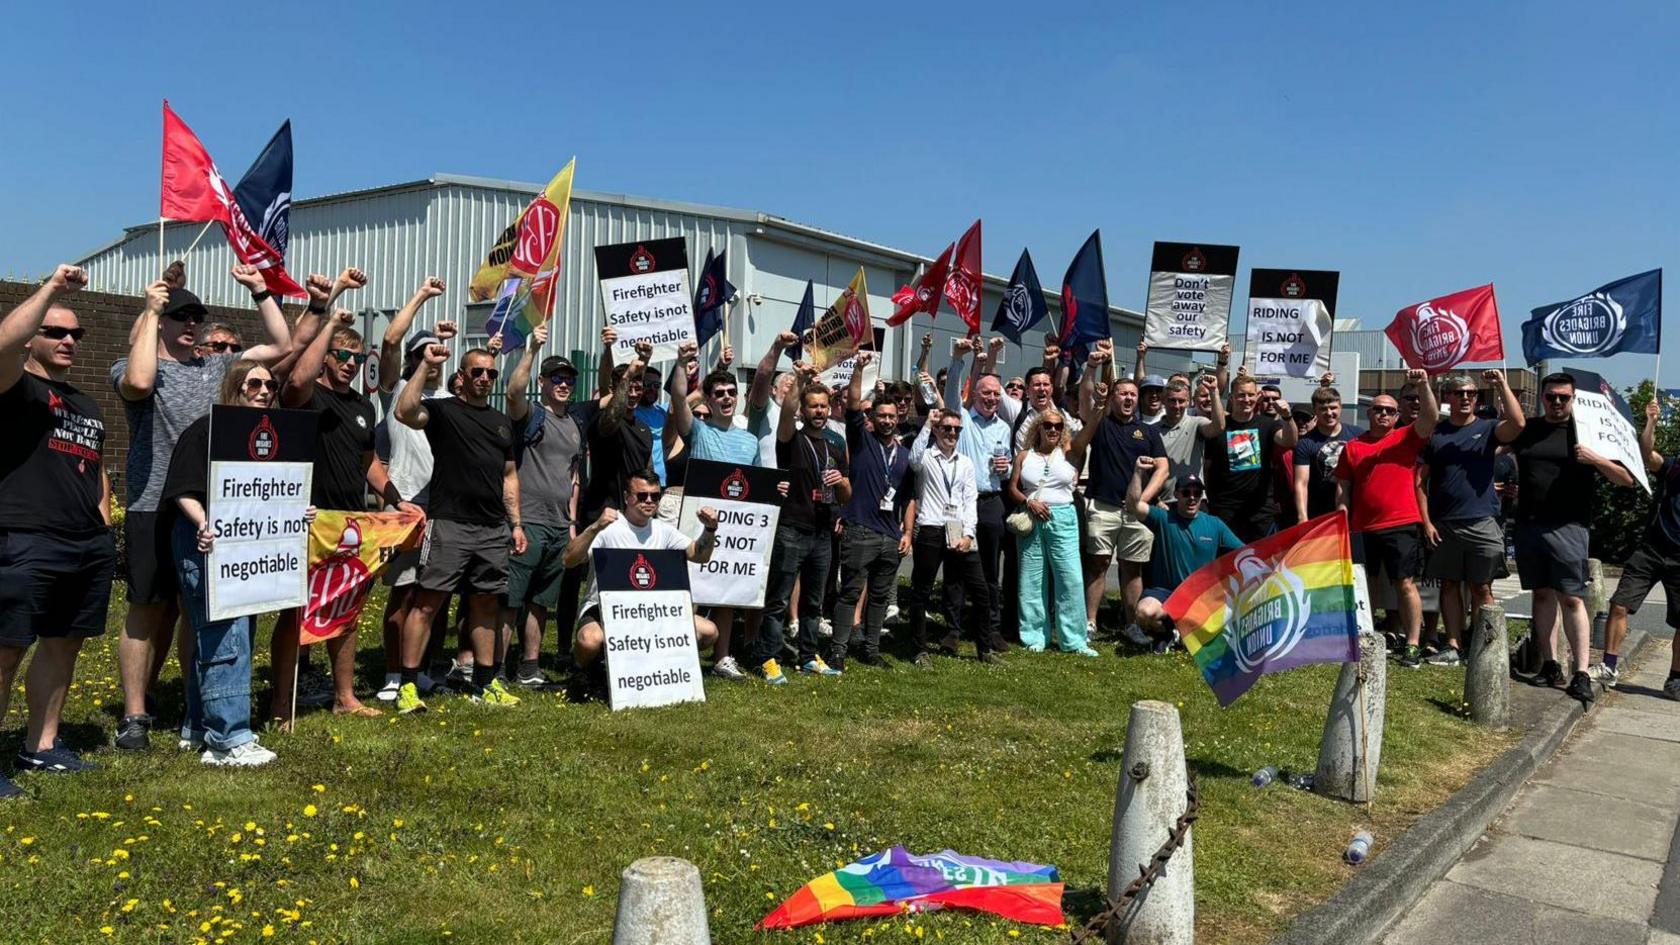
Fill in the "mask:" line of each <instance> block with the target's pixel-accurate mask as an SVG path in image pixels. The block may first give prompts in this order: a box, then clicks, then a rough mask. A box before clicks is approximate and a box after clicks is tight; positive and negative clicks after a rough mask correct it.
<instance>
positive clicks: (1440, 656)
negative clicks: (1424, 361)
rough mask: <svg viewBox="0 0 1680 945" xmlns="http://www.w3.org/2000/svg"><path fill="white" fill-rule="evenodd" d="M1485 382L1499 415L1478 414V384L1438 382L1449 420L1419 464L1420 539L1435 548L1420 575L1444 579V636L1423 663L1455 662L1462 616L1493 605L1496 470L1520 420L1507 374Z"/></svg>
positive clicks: (1499, 542) (1459, 377) (1500, 547)
mask: <svg viewBox="0 0 1680 945" xmlns="http://www.w3.org/2000/svg"><path fill="white" fill-rule="evenodd" d="M1482 382H1483V383H1485V384H1487V385H1488V386H1489V387H1490V388H1492V389H1493V391H1494V393H1495V394H1497V395H1498V398H1499V405H1500V409H1501V412H1502V414H1503V416H1502V417H1501V418H1500V419H1498V420H1491V419H1482V418H1480V417H1478V416H1477V415H1476V408H1477V406H1478V404H1479V402H1480V400H1481V391H1480V390H1479V389H1478V388H1477V386H1476V381H1475V379H1474V378H1473V377H1471V376H1470V375H1468V374H1449V375H1447V377H1446V379H1445V380H1444V381H1443V382H1442V384H1441V392H1442V397H1443V398H1445V400H1446V402H1447V418H1446V419H1445V420H1442V421H1441V422H1440V423H1438V424H1436V425H1435V434H1434V435H1433V436H1431V437H1430V438H1429V445H1428V446H1427V447H1425V448H1424V451H1423V464H1422V465H1421V466H1419V467H1418V475H1419V476H1420V477H1422V479H1423V485H1424V489H1425V494H1426V496H1427V497H1428V500H1427V501H1426V502H1425V503H1424V506H1423V508H1422V510H1421V511H1422V512H1423V513H1424V514H1423V534H1424V538H1425V539H1426V540H1427V541H1428V542H1429V547H1430V548H1431V549H1433V550H1432V551H1431V552H1430V555H1429V563H1428V564H1427V565H1425V567H1424V575H1425V576H1426V577H1431V578H1436V579H1438V580H1439V581H1440V582H1441V623H1442V625H1443V626H1444V628H1445V630H1446V638H1447V639H1446V646H1444V647H1442V648H1441V652H1439V653H1436V654H1435V655H1434V656H1431V657H1429V659H1428V662H1429V663H1430V664H1431V665H1434V666H1456V665H1458V663H1459V651H1460V645H1461V642H1460V641H1462V640H1463V639H1464V626H1465V617H1466V614H1467V613H1474V612H1475V609H1476V608H1477V607H1480V606H1482V605H1484V604H1491V603H1493V579H1494V577H1495V575H1497V574H1498V572H1499V569H1500V567H1501V566H1502V565H1504V564H1505V535H1504V530H1503V529H1502V528H1501V527H1500V524H1499V513H1500V509H1499V493H1498V492H1497V491H1496V490H1495V489H1494V465H1495V463H1496V462H1497V461H1498V453H1499V448H1500V447H1501V446H1504V445H1505V444H1507V443H1510V442H1511V441H1513V440H1515V439H1516V438H1517V436H1518V435H1519V434H1521V433H1522V430H1523V425H1524V423H1525V420H1524V418H1523V412H1522V403H1521V402H1519V401H1518V400H1517V395H1516V394H1515V393H1512V391H1511V386H1510V385H1509V384H1508V383H1506V381H1505V372H1503V371H1483V372H1482Z"/></svg>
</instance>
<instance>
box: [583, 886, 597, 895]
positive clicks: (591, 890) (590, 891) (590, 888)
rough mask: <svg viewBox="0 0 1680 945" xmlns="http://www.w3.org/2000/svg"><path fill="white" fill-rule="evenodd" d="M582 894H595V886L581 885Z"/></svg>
mask: <svg viewBox="0 0 1680 945" xmlns="http://www.w3.org/2000/svg"><path fill="white" fill-rule="evenodd" d="M583 894H584V895H585V896H593V895H595V887H594V886H585V887H583Z"/></svg>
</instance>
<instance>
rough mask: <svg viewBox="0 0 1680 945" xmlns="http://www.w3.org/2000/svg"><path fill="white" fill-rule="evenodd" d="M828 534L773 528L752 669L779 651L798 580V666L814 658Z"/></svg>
mask: <svg viewBox="0 0 1680 945" xmlns="http://www.w3.org/2000/svg"><path fill="white" fill-rule="evenodd" d="M829 537H830V536H829V534H828V532H826V531H824V532H820V533H813V532H802V531H800V530H799V529H797V528H793V527H791V526H788V525H781V526H778V527H777V528H776V545H775V548H774V550H772V551H771V553H770V581H769V583H768V584H766V585H765V593H764V622H763V623H761V624H760V625H759V628H758V641H757V642H756V643H755V644H754V645H753V651H752V657H751V659H752V663H751V665H753V666H762V665H764V663H765V662H766V661H767V660H773V659H776V658H777V657H778V656H779V655H780V654H781V652H782V641H783V639H784V634H785V632H786V627H787V608H788V600H789V599H790V598H792V597H793V582H794V580H795V579H796V578H797V579H798V580H799V589H800V591H799V664H800V665H802V666H803V665H804V664H805V663H807V662H809V661H810V660H814V659H816V658H817V624H818V623H819V622H820V621H821V619H822V599H823V587H824V586H825V585H826V584H827V582H828V566H829V556H830V544H829Z"/></svg>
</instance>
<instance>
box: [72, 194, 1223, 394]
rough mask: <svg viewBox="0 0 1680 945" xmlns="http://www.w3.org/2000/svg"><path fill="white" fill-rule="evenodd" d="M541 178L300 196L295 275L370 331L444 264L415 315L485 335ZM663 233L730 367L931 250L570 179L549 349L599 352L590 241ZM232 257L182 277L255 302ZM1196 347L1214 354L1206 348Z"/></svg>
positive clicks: (111, 249)
mask: <svg viewBox="0 0 1680 945" xmlns="http://www.w3.org/2000/svg"><path fill="white" fill-rule="evenodd" d="M541 189H542V187H541V185H538V184H533V183H518V182H513V181H501V180H489V179H485V178H478V177H460V176H455V175H449V174H438V175H435V176H433V177H431V178H429V179H427V180H420V181H414V182H411V183H406V184H393V185H390V186H386V187H375V188H371V189H367V190H358V191H351V192H348V193H342V194H333V195H330V196H325V197H314V198H310V199H307V200H299V201H297V202H296V203H294V204H293V206H292V215H291V234H292V236H291V243H290V247H289V249H288V252H287V269H288V271H290V272H291V273H292V274H293V275H294V276H295V277H296V278H298V280H299V281H302V278H303V276H304V275H306V274H308V273H310V272H321V273H327V274H334V273H336V272H338V270H340V269H341V268H343V267H344V266H347V265H354V266H358V267H360V268H362V269H364V270H365V271H366V272H367V273H368V276H369V279H370V283H369V285H368V287H367V288H366V289H364V290H362V291H361V292H359V293H356V294H355V295H354V296H351V297H347V298H346V300H345V301H346V303H347V304H350V305H353V306H356V307H357V308H359V309H360V310H362V312H363V314H364V321H363V326H362V327H363V331H364V334H366V335H368V336H369V337H370V338H373V337H377V335H378V334H379V333H380V332H382V331H383V326H384V319H387V318H389V317H390V316H391V315H392V314H394V313H395V312H396V311H397V309H399V308H400V307H401V306H402V305H403V304H404V303H405V302H406V301H407V300H408V298H409V296H410V295H411V294H412V293H413V292H414V290H415V288H416V287H417V286H418V285H419V284H420V281H421V280H422V279H423V278H425V277H426V276H429V275H436V276H439V277H441V278H443V279H444V280H445V281H446V282H447V284H448V286H449V289H448V292H447V293H446V294H445V295H444V297H443V298H442V299H441V300H438V301H436V302H432V303H430V304H429V305H428V306H427V307H426V309H425V310H424V311H423V313H422V315H421V318H420V320H419V324H420V325H421V326H423V327H424V326H429V325H431V324H433V323H435V322H437V321H439V320H443V319H454V320H459V321H463V322H464V323H465V326H464V327H465V329H466V335H465V337H464V338H462V339H461V340H460V341H458V342H457V344H473V343H480V342H482V340H483V330H482V329H483V325H484V320H485V318H486V317H487V316H488V314H489V309H490V306H489V305H488V304H484V305H473V306H467V305H466V288H467V282H468V280H469V279H470V278H471V276H472V274H473V272H474V271H475V270H476V269H477V267H478V265H479V263H480V262H481V261H482V260H483V257H484V254H485V252H486V251H487V250H488V249H489V247H490V244H491V242H492V241H493V240H494V239H495V238H496V236H497V235H498V234H499V233H501V231H502V230H503V229H504V228H505V227H506V226H507V225H508V223H509V222H511V221H512V220H513V219H514V218H515V217H516V216H517V215H518V213H519V211H520V210H521V208H523V207H524V205H525V204H526V203H527V202H529V201H530V199H531V197H532V196H533V195H535V194H537V193H538V192H540V191H541ZM968 222H969V221H967V220H953V221H951V227H950V229H951V235H952V236H953V237H955V236H956V235H957V234H958V233H959V232H961V230H962V229H963V228H964V227H965V226H966V225H967V224H968ZM201 229H202V224H197V223H190V224H189V223H170V224H167V225H166V226H165V227H164V249H163V259H162V260H160V259H159V256H158V226H157V224H156V223H155V222H154V223H151V224H143V225H139V226H134V227H130V228H129V229H127V230H126V231H124V233H123V234H122V235H121V236H120V237H118V238H117V239H115V240H113V241H111V242H110V243H108V244H106V245H104V246H102V247H100V248H99V249H97V250H95V251H93V252H91V253H89V254H88V255H87V256H86V257H84V258H83V259H82V260H80V263H81V265H83V266H85V267H87V270H88V275H89V279H90V282H91V287H92V288H94V289H96V290H99V291H106V292H120V293H125V294H138V293H140V292H141V291H142V290H143V288H144V286H145V285H146V284H147V283H149V282H150V281H152V280H153V279H155V278H157V274H158V273H159V272H161V271H162V269H163V263H164V262H166V261H168V260H173V259H177V258H181V256H182V254H184V253H186V251H187V249H188V247H189V246H190V245H191V244H192V243H193V241H194V239H195V237H197V236H198V235H199V233H200V231H201ZM672 236H681V237H686V238H687V241H688V256H689V269H690V273H691V275H693V274H697V273H698V271H699V269H700V266H701V265H702V264H703V262H704V261H705V256H706V250H707V249H708V248H715V249H717V250H725V249H726V250H727V251H728V266H729V280H730V282H732V283H734V285H735V286H736V288H737V290H738V292H739V295H738V301H737V303H736V304H735V305H734V306H732V308H731V309H730V312H729V335H730V340H731V341H732V342H733V344H734V345H735V349H736V352H737V366H738V367H740V368H750V367H751V366H752V365H753V364H755V363H756V362H757V360H758V357H759V356H760V355H761V354H762V353H763V352H764V351H765V350H766V348H767V347H768V345H769V341H770V339H771V338H772V337H774V336H775V334H776V333H777V332H779V331H782V330H784V329H786V328H788V327H789V326H790V325H791V324H792V322H793V319H794V315H795V313H796V311H797V309H798V307H799V302H800V299H801V297H802V296H803V295H804V291H805V282H806V280H808V279H809V280H811V281H812V282H813V283H815V297H816V305H817V310H818V313H819V314H820V313H821V311H822V310H823V309H824V308H825V307H827V305H828V304H829V303H830V302H831V301H833V299H834V298H835V297H836V296H837V295H839V293H840V292H841V291H842V290H843V289H844V288H845V287H846V284H847V283H848V282H849V281H850V280H851V278H852V275H853V274H854V273H855V272H856V271H857V267H858V266H860V265H861V266H863V267H864V270H865V273H866V275H867V278H868V282H869V310H870V313H871V315H872V316H873V317H874V320H875V323H876V325H877V327H882V326H884V325H885V321H886V318H887V316H888V315H890V314H891V313H892V302H891V295H892V293H893V292H894V291H895V290H896V289H897V288H898V287H899V286H901V285H904V284H906V283H909V282H911V281H912V280H913V279H914V278H915V276H916V275H917V274H918V273H919V271H920V268H921V267H922V266H924V265H926V264H929V263H931V262H932V259H931V257H928V256H922V255H918V254H916V253H909V252H904V251H902V250H897V249H892V248H890V247H887V246H882V245H879V244H877V243H871V242H868V241H866V240H862V239H858V238H855V237H851V236H844V235H841V234H839V233H833V232H830V231H828V230H824V229H820V228H818V227H814V226H808V225H806V224H802V223H795V222H793V221H791V220H787V219H784V218H782V217H777V216H772V215H770V214H767V213H759V212H754V211H749V210H732V209H728V208H724V207H713V206H704V205H700V204H691V203H678V202H673V201H667V200H658V199H653V198H648V197H632V196H627V195H624V194H605V193H596V192H593V191H586V190H574V191H573V192H572V201H571V210H570V214H569V219H568V222H567V225H566V232H565V244H564V253H565V260H564V263H563V266H562V281H563V285H564V289H563V294H562V295H561V297H560V302H559V305H558V306H557V311H556V315H555V321H556V326H555V329H554V331H555V334H554V338H555V339H557V340H551V342H550V345H549V346H550V348H551V349H553V350H556V351H560V352H567V353H572V354H574V355H575V356H578V357H582V358H584V360H583V361H582V362H580V363H579V367H580V368H586V367H587V365H588V364H592V363H593V360H594V353H595V351H596V350H597V342H596V339H597V338H598V337H599V334H600V330H601V327H602V308H601V299H600V290H599V288H598V285H597V282H596V276H595V256H594V253H593V248H594V247H595V246H597V245H605V244H610V243H623V242H628V241H631V240H641V239H658V238H662V237H672ZM930 248H937V247H930ZM1016 252H1017V250H1016V248H1015V247H1010V249H1009V252H1008V253H1007V256H1008V257H1009V258H1011V259H1013V258H1014V257H1015V255H1016ZM234 261H235V260H234V257H233V254H232V252H231V250H230V249H229V248H228V246H227V244H226V241H225V240H224V239H223V238H222V235H221V234H220V233H219V232H210V233H208V234H205V236H204V238H203V239H202V240H201V241H200V242H199V243H198V244H197V247H196V248H194V249H193V251H192V253H191V254H190V255H189V256H187V267H188V273H189V285H190V286H191V287H192V288H193V289H194V291H196V292H198V294H199V295H200V296H201V297H202V298H203V299H204V301H205V302H207V303H211V304H221V305H231V306H245V305H249V304H250V300H249V296H247V295H246V294H245V293H244V292H243V290H242V289H241V288H240V287H239V286H238V285H237V284H236V283H234V282H233V280H232V279H230V278H227V277H226V276H225V275H224V274H225V273H226V272H227V270H228V268H229V267H231V266H232V265H233V263H234ZM1040 262H1041V265H1043V266H1044V270H1043V271H1042V272H1041V273H1040V277H1041V278H1042V279H1044V280H1045V284H1046V286H1047V287H1048V288H1049V289H1050V291H1049V292H1047V293H1046V296H1047V301H1048V303H1049V307H1050V321H1052V322H1056V321H1059V317H1060V316H1059V312H1060V300H1059V298H1057V296H1056V294H1055V292H1056V286H1057V285H1058V284H1059V274H1060V271H1061V269H1062V266H1063V263H1062V261H1060V260H1041V261H1040ZM1007 284H1008V279H1007V278H1006V277H1001V276H997V275H993V274H987V275H986V278H985V297H984V300H983V303H982V306H981V318H982V327H984V328H989V327H990V324H991V320H992V317H993V313H994V312H995V311H996V308H997V304H998V299H999V296H1000V295H1001V293H1002V291H1003V289H1004V288H1005V286H1006V285H1007ZM463 316H464V317H463ZM1109 319H1110V322H1111V323H1112V325H1113V336H1114V339H1115V344H1116V346H1117V347H1118V349H1119V351H1120V353H1121V359H1122V361H1127V360H1129V359H1128V358H1126V357H1125V351H1126V350H1127V349H1129V348H1130V347H1132V346H1135V345H1136V344H1137V340H1138V338H1139V336H1140V332H1141V330H1142V324H1143V321H1142V316H1141V315H1140V314H1139V313H1137V312H1134V311H1130V310H1127V309H1123V308H1120V307H1119V306H1111V307H1110V310H1109ZM1046 327H1047V326H1046ZM929 328H930V325H929V323H928V321H927V320H926V319H925V318H922V317H918V318H916V319H913V320H912V321H911V322H910V323H909V324H907V325H904V326H900V327H898V328H888V329H886V331H885V341H884V345H883V349H884V352H883V353H884V365H885V370H884V372H883V373H884V374H885V376H888V377H908V371H909V369H910V367H911V365H912V364H913V362H914V360H915V357H916V349H917V344H916V340H915V339H916V338H917V337H919V336H920V335H921V334H922V333H924V332H926V331H928V330H929ZM931 329H932V330H933V331H934V332H935V336H936V342H935V348H934V352H935V353H934V357H933V363H934V364H935V366H939V365H943V364H944V363H945V359H946V358H947V357H948V352H949V351H950V343H951V341H952V340H953V339H955V338H956V337H957V336H959V335H960V334H961V333H962V323H961V321H960V320H959V319H958V318H957V317H956V315H955V314H953V313H951V312H950V310H949V309H948V308H947V309H945V310H943V311H942V312H941V314H940V315H939V317H938V318H937V319H934V320H933V322H932V324H931ZM988 334H989V332H988ZM1026 341H1027V350H1025V351H1021V350H1017V349H1015V348H1014V347H1013V346H1011V347H1009V348H1008V349H1007V350H1006V352H1005V365H1004V367H1003V369H1002V370H1003V371H1004V372H1005V373H1018V372H1023V371H1024V370H1025V367H1026V366H1028V365H1030V364H1031V363H1036V362H1037V361H1038V359H1039V352H1041V351H1042V349H1043V336H1042V333H1038V334H1037V336H1036V337H1029V338H1028V339H1026ZM1202 359H1203V360H1211V355H1203V356H1202ZM707 360H709V358H708V359H707ZM1188 363H1189V359H1188V358H1185V357H1183V356H1182V355H1180V354H1178V353H1176V352H1161V353H1160V354H1159V355H1158V356H1154V355H1152V356H1151V365H1150V366H1151V368H1152V369H1155V370H1162V371H1164V370H1167V369H1173V368H1177V367H1180V366H1183V365H1186V364H1188Z"/></svg>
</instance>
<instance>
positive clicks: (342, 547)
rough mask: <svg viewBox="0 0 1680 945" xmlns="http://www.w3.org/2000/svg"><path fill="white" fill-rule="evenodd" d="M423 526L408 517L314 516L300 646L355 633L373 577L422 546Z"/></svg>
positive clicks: (396, 514) (415, 517)
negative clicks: (352, 630) (306, 598)
mask: <svg viewBox="0 0 1680 945" xmlns="http://www.w3.org/2000/svg"><path fill="white" fill-rule="evenodd" d="M424 524H425V523H424V520H423V519H421V518H420V516H418V515H415V514H413V513H410V512H329V511H322V512H317V513H316V514H315V523H314V524H313V525H311V526H310V527H309V599H308V601H307V602H305V603H304V605H303V622H302V627H301V629H300V630H299V632H298V643H299V644H300V645H303V646H307V645H309V644H311V643H319V642H321V641H322V640H330V639H332V638H333V637H336V636H339V635H341V634H343V633H345V632H346V631H348V630H350V629H351V628H353V627H354V626H355V625H356V618H357V617H358V616H360V615H361V612H362V602H363V601H365V600H367V595H368V591H370V590H372V589H373V581H374V578H377V577H378V576H379V575H380V574H381V573H382V572H383V571H384V570H385V567H386V565H388V564H390V563H391V560H392V559H393V558H395V557H396V556H397V555H399V554H401V553H402V552H404V551H413V550H415V549H417V548H419V547H420V538H421V535H422V534H423V532H424Z"/></svg>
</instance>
